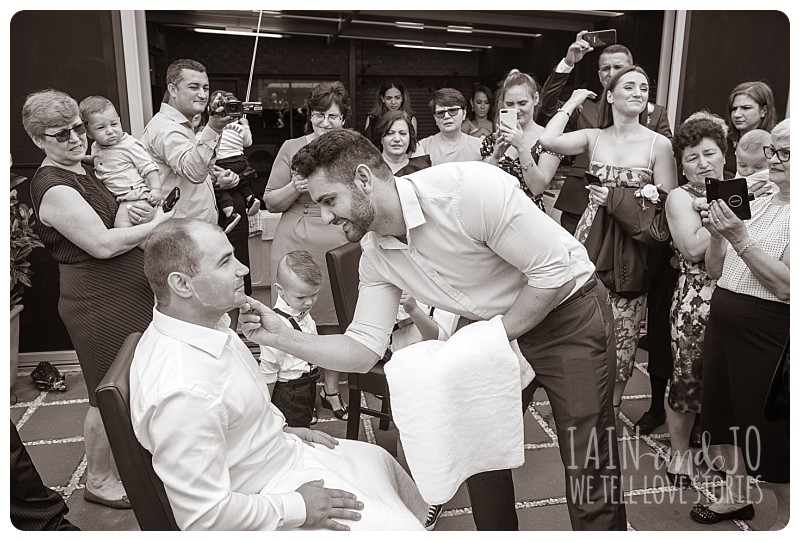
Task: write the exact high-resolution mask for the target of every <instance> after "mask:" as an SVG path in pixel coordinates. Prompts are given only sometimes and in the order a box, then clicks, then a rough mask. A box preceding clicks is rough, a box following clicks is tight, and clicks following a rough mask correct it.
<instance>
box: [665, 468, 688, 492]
mask: <svg viewBox="0 0 800 541" xmlns="http://www.w3.org/2000/svg"><path fill="white" fill-rule="evenodd" d="M667 479H669V483H670V484H671V485H672V486H674V487H676V488H688V487H690V486H692V478H691V477H690V476H689V475H687V474H685V473H672V472H667Z"/></svg>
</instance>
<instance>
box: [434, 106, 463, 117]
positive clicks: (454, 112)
mask: <svg viewBox="0 0 800 541" xmlns="http://www.w3.org/2000/svg"><path fill="white" fill-rule="evenodd" d="M460 110H461V107H448V108H447V109H439V110H438V111H434V112H433V116H435V117H436V118H444V114H445V113H447V114H448V115H450V116H451V117H454V116H456V115H457V114H458V112H459V111H460Z"/></svg>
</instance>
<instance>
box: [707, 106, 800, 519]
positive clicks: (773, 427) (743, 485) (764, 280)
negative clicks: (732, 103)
mask: <svg viewBox="0 0 800 541" xmlns="http://www.w3.org/2000/svg"><path fill="white" fill-rule="evenodd" d="M771 139H772V141H771V144H770V145H769V146H765V147H764V155H765V156H766V157H767V158H769V180H770V182H774V183H775V185H776V186H777V187H778V193H776V194H775V195H773V196H771V197H757V198H756V199H755V200H754V201H751V202H750V213H751V218H750V219H749V220H747V221H742V220H740V219H739V218H738V217H737V216H736V215H735V214H734V213H733V211H731V209H730V208H728V206H727V205H726V204H725V203H724V202H723V201H721V200H716V201H712V202H711V203H710V204H708V203H705V204H703V205H702V206H701V208H702V211H701V213H700V214H701V216H702V220H703V225H704V226H705V227H706V229H708V231H709V233H711V236H710V239H709V246H708V250H707V251H706V257H705V263H706V269H707V270H708V274H709V276H711V277H712V278H717V279H718V281H717V288H716V289H715V290H714V294H713V296H712V297H711V309H710V312H709V316H708V323H707V325H706V334H705V348H704V351H703V399H702V403H701V408H702V411H703V416H702V419H701V427H702V430H703V434H704V436H705V438H707V439H706V442H707V444H708V445H704V446H703V451H704V453H705V457H704V458H705V460H706V464H708V465H710V466H712V465H713V466H715V467H717V468H719V467H720V466H721V465H724V468H719V469H724V470H725V472H726V484H725V487H724V489H723V492H722V495H721V497H720V498H718V500H717V501H715V502H713V503H710V504H709V505H696V506H695V507H694V509H692V511H691V517H692V518H693V519H695V520H696V521H698V522H703V523H706V524H712V523H715V522H719V521H721V520H727V519H742V520H749V519H751V518H753V515H754V514H755V508H754V507H753V504H752V503H750V502H751V496H752V495H753V494H752V492H750V491H749V487H750V485H749V484H748V480H747V475H748V474H749V475H751V476H753V477H755V478H757V479H760V480H761V481H764V483H761V484H760V485H759V486H761V487H766V488H768V489H771V490H772V491H773V492H774V493H775V496H776V500H777V516H776V521H775V524H774V525H773V527H772V528H773V529H776V530H777V529H781V528H782V527H784V526H786V523H787V521H788V520H789V419H788V418H787V419H783V420H779V421H767V420H766V419H765V415H764V404H765V401H766V398H767V394H768V391H769V389H770V384H771V382H772V377H773V374H774V372H775V368H776V366H777V365H778V361H779V359H780V358H781V353H782V351H783V347H784V345H785V344H786V343H787V341H788V340H789V274H790V273H789V215H790V209H789V172H790V164H791V162H790V161H789V158H790V155H789V119H786V120H784V121H783V122H781V123H779V124H778V125H777V126H775V128H774V129H773V130H772V134H771ZM705 438H704V439H705ZM723 461H724V462H723ZM756 497H757V494H756Z"/></svg>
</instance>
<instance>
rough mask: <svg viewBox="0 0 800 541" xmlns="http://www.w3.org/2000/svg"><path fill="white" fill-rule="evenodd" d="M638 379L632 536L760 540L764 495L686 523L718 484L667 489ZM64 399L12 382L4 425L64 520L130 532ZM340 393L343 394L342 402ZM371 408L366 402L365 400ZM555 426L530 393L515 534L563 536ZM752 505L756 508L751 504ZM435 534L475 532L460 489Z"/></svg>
mask: <svg viewBox="0 0 800 541" xmlns="http://www.w3.org/2000/svg"><path fill="white" fill-rule="evenodd" d="M638 361H639V362H638V363H637V369H636V370H635V371H634V376H633V378H632V379H631V381H630V382H629V384H628V387H627V389H626V396H625V400H624V402H623V406H622V415H621V418H620V421H619V424H618V428H619V434H618V435H619V436H620V442H619V444H620V452H621V456H620V462H621V465H622V467H623V484H624V488H625V502H626V505H627V516H628V529H630V530H651V531H652V530H692V531H707V530H714V531H737V530H765V529H767V528H769V527H770V526H771V525H772V523H773V522H774V520H775V500H774V497H773V496H772V495H771V494H769V493H764V494H763V495H760V491H759V490H758V486H754V492H755V495H756V515H755V518H754V519H753V520H750V521H746V522H745V521H724V522H721V523H719V524H716V525H714V526H704V525H701V524H698V523H695V522H694V521H692V520H691V519H690V518H689V510H690V509H691V508H692V506H693V505H694V504H695V503H697V502H701V503H702V502H707V501H709V499H713V498H714V497H715V494H718V493H719V486H720V478H719V477H718V476H714V475H711V476H707V477H703V478H701V479H698V482H697V484H696V485H694V486H692V487H691V488H687V489H684V490H678V489H675V488H672V487H669V486H667V484H668V483H667V479H666V476H665V475H664V472H665V461H664V459H665V457H666V456H667V453H668V452H669V448H668V445H669V437H668V434H667V433H666V430H667V429H666V426H665V425H664V426H661V427H659V428H658V429H656V431H655V433H654V434H653V435H651V436H645V437H637V436H636V435H635V434H633V422H635V420H636V419H638V418H639V416H640V415H641V414H642V413H643V412H644V411H645V409H646V408H647V406H648V405H649V394H648V393H649V383H648V379H647V376H646V372H645V370H646V361H647V352H645V351H643V350H639V357H638ZM66 376H67V392H65V393H47V392H39V391H38V390H37V389H36V387H35V386H34V385H33V384H32V382H31V379H30V377H29V376H28V374H27V373H26V374H20V376H19V380H18V381H17V383H16V385H15V386H14V387H12V388H11V420H12V421H13V422H14V423H16V425H17V429H18V430H19V433H20V435H21V437H22V440H23V442H25V443H26V446H27V448H28V452H29V453H30V455H31V457H32V458H33V461H34V463H35V464H36V467H37V468H38V470H39V473H40V474H41V476H42V478H43V480H44V482H45V484H47V485H48V486H50V487H52V488H53V489H55V490H56V491H58V492H59V493H60V494H61V495H62V496H63V497H64V498H65V499H66V500H67V504H68V505H69V508H70V512H69V514H68V515H67V517H68V518H69V520H70V521H72V522H73V523H74V524H75V525H77V526H78V527H80V528H82V529H85V530H138V524H137V522H136V519H135V517H134V514H133V512H132V511H119V510H113V509H109V508H106V507H103V506H100V505H96V504H92V503H88V502H86V501H84V499H83V491H84V481H85V475H84V471H85V468H86V460H85V454H84V449H83V418H84V415H85V413H86V410H87V408H88V401H87V399H86V387H85V385H84V383H83V378H82V377H81V374H80V372H79V371H75V372H67V373H66ZM345 387H346V385H344V384H343V385H342V390H343V394H344V391H345ZM366 398H367V399H368V400H369V401H370V402H371V401H372V400H374V398H373V397H371V396H367V397H366ZM319 413H320V416H321V420H320V422H319V424H318V425H317V428H318V429H320V430H324V431H325V432H328V433H330V434H332V435H334V436H336V437H340V438H343V437H344V434H345V423H344V422H343V421H338V420H336V419H335V418H333V417H332V414H331V412H330V411H328V410H319ZM554 430H555V425H554V422H553V417H552V414H551V411H550V405H549V403H548V401H547V395H546V394H545V393H544V392H543V391H542V390H539V391H537V393H536V395H535V397H534V403H533V404H532V405H531V407H530V409H529V413H526V415H525V455H526V456H525V464H524V465H523V466H522V467H520V468H518V469H517V470H515V471H514V482H515V488H516V499H517V513H518V516H519V521H520V529H521V530H569V529H570V523H569V518H568V515H567V508H566V504H565V497H564V494H565V490H564V477H563V469H562V465H561V461H560V458H559V453H558V442H557V438H556V435H555V432H554ZM359 437H360V439H362V440H366V441H370V442H372V443H377V444H378V445H381V446H383V447H384V448H386V449H387V450H389V451H390V452H391V453H393V454H396V451H397V432H396V430H395V429H394V427H393V426H392V427H391V428H390V430H388V431H381V430H379V429H378V424H377V422H375V421H374V420H373V419H367V418H364V419H363V428H362V430H361V431H360V434H359ZM759 498H760V499H759ZM436 529H437V530H474V529H475V528H474V524H473V522H472V517H471V510H470V507H469V499H468V497H467V493H466V490H465V488H464V487H463V486H462V487H461V488H460V489H459V491H458V492H457V493H456V495H455V496H454V497H453V499H452V500H451V501H450V502H448V503H447V504H446V505H445V511H444V512H443V514H442V518H441V519H440V520H439V523H438V525H437V527H436Z"/></svg>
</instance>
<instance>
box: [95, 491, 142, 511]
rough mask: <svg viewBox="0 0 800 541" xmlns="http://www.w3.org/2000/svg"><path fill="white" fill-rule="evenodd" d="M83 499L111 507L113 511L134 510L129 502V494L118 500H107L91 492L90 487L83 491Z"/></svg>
mask: <svg viewBox="0 0 800 541" xmlns="http://www.w3.org/2000/svg"><path fill="white" fill-rule="evenodd" d="M83 499H84V500H86V501H87V502H91V503H97V504H100V505H105V506H106V507H111V508H112V509H133V508H132V507H131V502H130V501H128V496H127V494H126V495H125V496H123V497H122V498H120V499H118V500H106V499H105V498H101V497H100V496H98V495H97V494H95V493H94V492H92V491H91V490H89V487H86V488H84V489H83Z"/></svg>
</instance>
